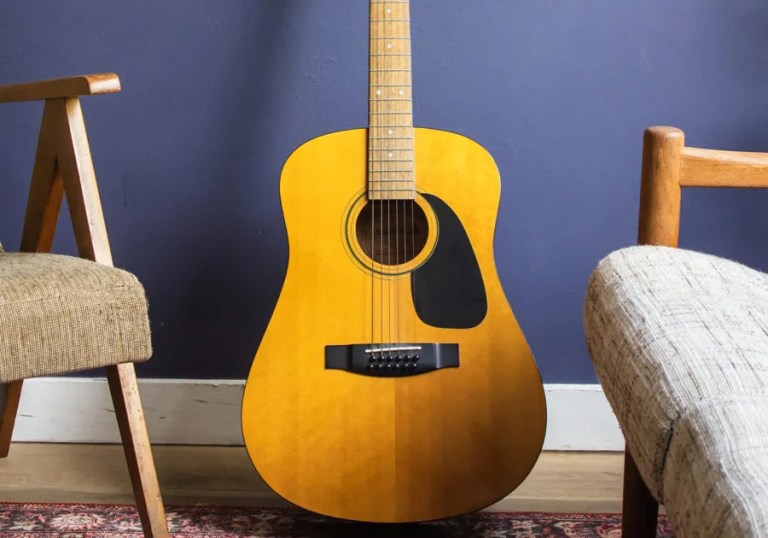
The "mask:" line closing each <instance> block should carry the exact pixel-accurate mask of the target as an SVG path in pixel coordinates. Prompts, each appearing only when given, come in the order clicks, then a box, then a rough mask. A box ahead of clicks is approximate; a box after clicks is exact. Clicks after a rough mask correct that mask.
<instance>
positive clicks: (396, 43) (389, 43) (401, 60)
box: [368, 0, 416, 200]
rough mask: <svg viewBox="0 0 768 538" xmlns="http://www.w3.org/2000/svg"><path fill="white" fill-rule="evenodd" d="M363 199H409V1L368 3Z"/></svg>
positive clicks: (412, 186)
mask: <svg viewBox="0 0 768 538" xmlns="http://www.w3.org/2000/svg"><path fill="white" fill-rule="evenodd" d="M370 18H371V22H370V25H371V26H370V46H369V51H370V61H369V69H370V76H369V79H368V80H369V86H370V91H369V107H368V110H369V113H368V198H369V199H371V200H411V199H413V198H414V197H415V193H416V182H415V163H414V147H413V98H412V93H411V25H410V18H411V17H410V9H409V0H370Z"/></svg>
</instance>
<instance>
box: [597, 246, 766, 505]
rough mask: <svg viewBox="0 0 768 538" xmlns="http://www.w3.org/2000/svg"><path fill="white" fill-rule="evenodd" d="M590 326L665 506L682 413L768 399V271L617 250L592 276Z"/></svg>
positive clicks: (601, 372) (612, 392)
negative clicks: (734, 400) (712, 403)
mask: <svg viewBox="0 0 768 538" xmlns="http://www.w3.org/2000/svg"><path fill="white" fill-rule="evenodd" d="M584 323H585V332H586V335H587V343H588V345H589V349H590V352H591V355H592V359H593V363H594V366H595V370H596V372H597V375H598V377H599V379H600V381H601V383H602V386H603V388H604V390H605V395H606V397H607V398H608V401H609V402H610V403H611V406H612V407H613V410H614V412H615V413H616V416H617V418H618V420H619V424H620V425H621V428H622V431H623V432H624V437H625V438H626V442H627V446H628V447H629V449H630V451H631V452H632V455H633V456H634V459H635V461H636V463H637V466H638V470H639V471H640V474H641V475H642V476H643V479H644V481H645V483H646V484H647V485H648V486H649V488H650V489H651V491H652V492H653V493H654V495H655V496H656V498H657V499H659V500H660V501H662V502H666V495H665V493H666V492H665V491H664V480H663V475H664V469H665V464H666V461H667V453H668V450H669V446H670V441H671V437H672V434H673V432H674V429H675V426H676V424H677V422H678V421H679V420H680V417H681V416H683V415H684V414H685V413H686V412H687V411H688V410H689V409H691V408H693V407H694V406H696V405H699V404H700V403H701V402H703V401H708V400H710V399H713V398H721V397H725V396H756V397H768V276H767V275H765V274H763V273H761V272H759V271H755V270H752V269H749V268H747V267H745V266H743V265H740V264H737V263H735V262H732V261H729V260H724V259H721V258H717V257H715V256H709V255H706V254H701V253H696V252H691V251H686V250H681V249H671V248H664V247H632V248H627V249H623V250H619V251H617V252H614V253H613V254H611V255H610V256H608V257H607V258H605V259H604V260H603V261H602V262H600V264H599V265H598V267H597V269H595V271H594V273H593V275H592V278H591V279H590V283H589V287H588V291H587V299H586V305H585V319H584ZM755 419H756V420H768V417H766V416H760V417H758V416H756V417H755ZM766 479H767V480H768V477H766Z"/></svg>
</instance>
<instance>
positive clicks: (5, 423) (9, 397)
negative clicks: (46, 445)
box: [0, 381, 24, 458]
mask: <svg viewBox="0 0 768 538" xmlns="http://www.w3.org/2000/svg"><path fill="white" fill-rule="evenodd" d="M23 384H24V382H23V381H11V382H10V383H8V384H6V385H5V397H0V410H2V411H1V412H0V458H5V457H7V456H8V451H9V450H10V448H11V437H13V425H14V424H15V423H16V412H17V411H18V410H19V400H21V386H22V385H23Z"/></svg>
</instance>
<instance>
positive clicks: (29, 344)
mask: <svg viewBox="0 0 768 538" xmlns="http://www.w3.org/2000/svg"><path fill="white" fill-rule="evenodd" d="M151 353H152V346H151V339H150V332H149V320H148V317H147V302H146V297H145V294H144V289H143V287H142V286H141V284H140V283H139V282H138V280H137V279H136V277H134V276H133V275H132V274H130V273H128V272H126V271H123V270H120V269H115V268H113V267H108V266H105V265H101V264H97V263H94V262H91V261H88V260H83V259H81V258H74V257H70V256H60V255H55V254H29V253H0V382H2V383H5V382H8V381H15V380H18V379H26V378H29V377H35V376H41V375H55V374H60V373H65V372H72V371H77V370H85V369H90V368H97V367H102V366H109V365H113V364H118V363H123V362H138V361H144V360H146V359H148V358H149V357H150V355H151Z"/></svg>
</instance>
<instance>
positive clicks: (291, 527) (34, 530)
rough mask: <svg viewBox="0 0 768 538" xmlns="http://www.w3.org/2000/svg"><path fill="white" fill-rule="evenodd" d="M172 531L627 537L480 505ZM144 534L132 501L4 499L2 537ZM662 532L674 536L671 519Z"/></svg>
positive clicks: (175, 524) (276, 513)
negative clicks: (374, 518)
mask: <svg viewBox="0 0 768 538" xmlns="http://www.w3.org/2000/svg"><path fill="white" fill-rule="evenodd" d="M168 524H169V527H170V531H171V535H172V536H174V537H184V538H230V537H236V536H247V537H250V538H368V537H395V536H397V537H408V538H411V537H414V538H417V537H424V538H459V537H461V538H464V537H468V536H472V537H482V538H506V537H520V538H533V537H539V536H546V537H554V536H558V537H569V538H587V537H590V538H591V537H600V538H603V537H606V538H608V537H609V538H620V536H621V522H620V519H619V516H617V515H615V514H537V513H526V514H523V513H521V514H513V513H489V512H480V513H476V514H471V515H467V516H463V517H457V518H453V519H447V520H444V521H436V522H432V523H420V524H414V525H373V524H361V523H350V522H346V521H339V520H333V519H328V518H324V517H321V516H317V515H314V514H310V513H308V512H304V511H302V510H298V509H285V508H225V507H216V506H183V507H182V506H177V507H169V508H168ZM5 536H14V537H30V538H32V537H35V538H40V537H45V538H54V537H60V538H91V537H94V538H95V537H105V538H116V537H118V536H126V537H140V536H142V533H141V524H140V523H139V516H138V514H137V513H136V509H135V508H134V507H132V506H116V505H92V504H13V503H11V504H0V537H5ZM658 536H661V537H664V538H671V537H672V536H673V534H672V531H671V530H670V528H669V525H668V523H667V522H666V520H665V519H662V520H661V522H660V525H659V531H658Z"/></svg>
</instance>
